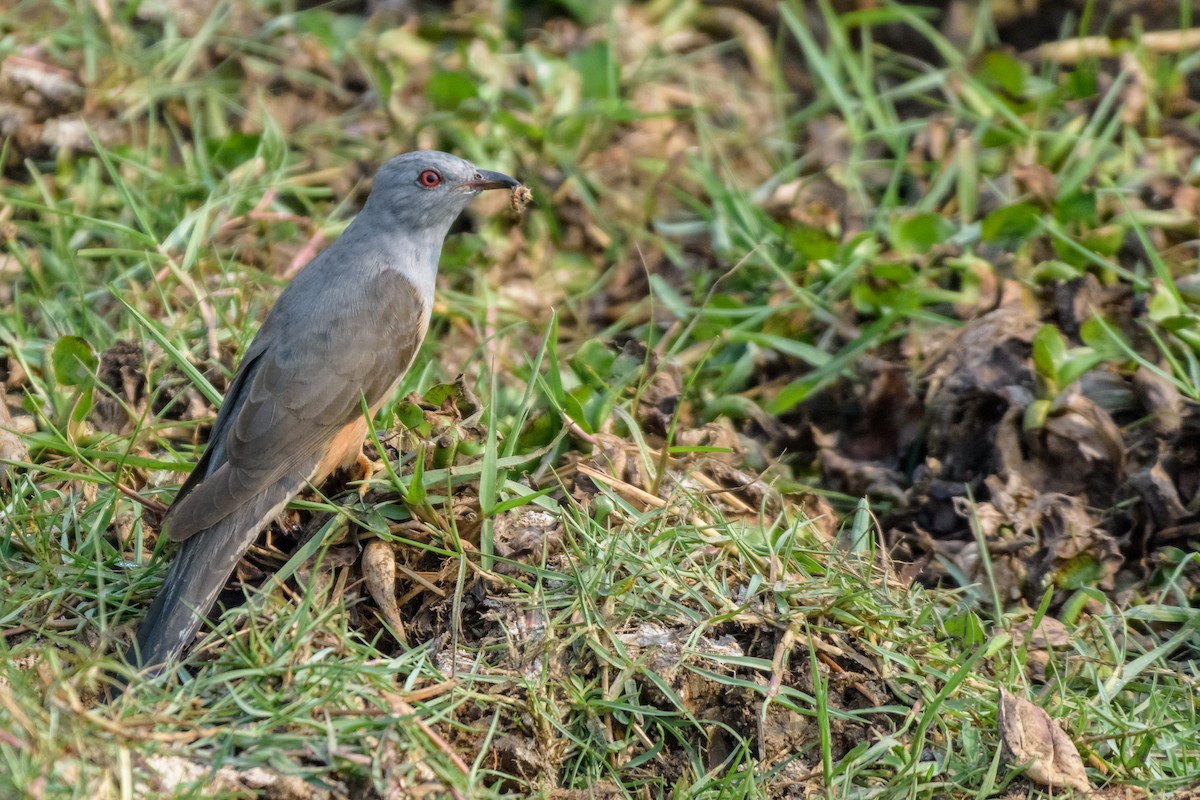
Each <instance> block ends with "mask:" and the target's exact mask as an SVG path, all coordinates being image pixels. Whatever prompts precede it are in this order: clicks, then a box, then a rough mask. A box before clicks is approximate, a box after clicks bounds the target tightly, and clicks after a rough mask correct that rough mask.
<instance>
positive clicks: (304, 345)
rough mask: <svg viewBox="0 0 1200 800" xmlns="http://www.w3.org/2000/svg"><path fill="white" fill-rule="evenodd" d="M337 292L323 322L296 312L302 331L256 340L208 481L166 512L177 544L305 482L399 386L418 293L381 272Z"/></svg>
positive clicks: (235, 387)
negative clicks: (338, 440) (279, 486)
mask: <svg viewBox="0 0 1200 800" xmlns="http://www.w3.org/2000/svg"><path fill="white" fill-rule="evenodd" d="M347 280H352V278H347ZM331 294H333V293H331ZM340 294H342V295H343V296H341V297H337V298H334V297H328V298H325V300H326V302H324V303H323V304H322V312H321V314H320V316H319V318H314V317H313V316H312V315H309V316H308V317H305V316H304V315H299V316H297V315H295V314H291V315H288V318H289V319H298V320H301V321H302V324H300V325H286V326H279V327H277V328H275V329H273V330H269V331H268V330H264V331H263V332H262V333H260V335H259V339H258V340H256V341H255V346H254V347H252V349H251V351H250V352H248V353H247V357H246V359H245V360H244V361H243V364H242V367H241V369H240V370H239V373H238V375H237V376H236V377H235V379H234V381H233V383H232V384H231V387H230V394H229V395H228V396H227V397H226V398H225V401H224V403H223V404H222V406H221V412H220V414H219V415H218V418H217V422H216V423H215V425H214V434H216V436H220V437H221V438H220V440H217V439H216V438H215V437H214V439H213V440H212V441H210V444H209V451H208V452H207V453H206V455H205V458H204V460H203V461H202V462H201V463H200V464H198V465H197V472H199V470H200V469H201V468H204V473H203V474H202V475H201V476H200V477H199V480H195V481H194V482H193V479H189V480H188V482H187V483H185V484H184V487H183V489H181V491H180V494H179V495H178V496H177V497H176V498H175V502H174V503H173V504H172V506H171V508H170V510H169V511H168V513H167V517H166V519H165V521H164V522H165V527H166V528H167V531H168V533H169V535H170V538H171V539H172V540H173V541H182V540H184V539H187V538H188V537H189V536H192V535H193V534H195V533H197V532H199V531H202V530H204V529H206V528H209V527H211V526H213V525H215V524H216V523H218V522H220V521H221V520H222V519H224V518H225V517H227V516H228V515H229V514H231V513H233V512H234V511H235V510H236V509H237V508H238V507H240V506H242V505H244V504H245V503H246V502H248V501H250V500H251V499H252V498H254V497H255V496H256V495H257V494H259V493H260V492H262V491H264V490H265V489H267V488H268V487H270V486H272V485H274V484H276V483H277V482H278V481H279V480H280V479H281V478H282V477H284V476H285V475H289V474H292V473H298V472H299V471H304V474H303V475H299V479H300V480H305V479H307V478H309V477H310V476H309V471H311V470H312V468H313V465H314V464H315V463H316V462H317V461H318V460H320V456H321V454H322V453H323V452H324V450H325V449H326V448H328V447H329V446H330V443H331V442H332V441H333V439H334V437H335V436H336V435H337V434H338V433H339V432H340V431H341V430H342V429H343V428H345V427H346V425H348V424H350V423H352V422H353V421H354V420H355V419H356V418H357V417H359V416H360V415H361V414H362V399H363V398H365V399H366V401H367V405H368V406H370V407H375V406H377V405H378V403H380V402H382V401H383V400H385V399H386V396H387V394H388V393H390V392H391V391H392V390H393V389H394V388H395V384H396V381H397V380H398V379H399V378H400V377H401V376H402V375H403V373H404V371H405V370H406V369H407V368H408V365H409V363H410V362H411V361H412V359H413V357H414V356H415V355H416V352H417V350H418V348H419V347H420V344H421V339H422V338H423V337H424V335H425V328H426V324H427V321H428V314H429V312H428V308H427V306H426V304H425V302H424V301H423V300H422V298H421V296H420V293H419V292H418V290H417V289H416V288H415V287H414V286H413V284H412V283H411V282H410V281H409V280H408V279H406V278H405V277H404V276H402V275H400V274H399V273H397V272H392V271H385V272H382V273H380V274H377V275H376V276H374V277H373V278H371V279H370V280H368V281H366V282H365V283H364V284H362V285H360V286H358V287H356V289H355V291H353V292H352V293H347V292H342V293H340ZM283 299H284V298H281V302H283ZM210 455H211V458H210Z"/></svg>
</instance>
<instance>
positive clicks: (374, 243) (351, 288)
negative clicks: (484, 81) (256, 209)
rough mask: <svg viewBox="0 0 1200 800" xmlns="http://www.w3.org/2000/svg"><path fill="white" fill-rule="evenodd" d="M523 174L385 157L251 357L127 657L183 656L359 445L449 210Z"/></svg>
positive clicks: (410, 332) (427, 291)
mask: <svg viewBox="0 0 1200 800" xmlns="http://www.w3.org/2000/svg"><path fill="white" fill-rule="evenodd" d="M523 188H524V187H523V186H522V185H521V183H520V182H519V181H516V180H514V179H513V178H510V177H508V176H507V175H501V174H500V173H498V172H488V171H486V170H481V169H479V168H478V167H476V166H474V165H473V164H471V163H469V162H467V161H464V160H462V159H461V158H457V157H455V156H452V155H449V154H447V153H439V152H434V151H418V152H413V153H406V154H405V155H402V156H399V157H397V158H394V159H392V160H391V161H389V162H388V163H387V164H386V165H384V167H383V168H382V169H381V170H379V172H378V174H376V176H375V182H374V186H373V188H372V190H371V194H370V196H369V197H368V198H367V202H366V205H365V206H364V207H363V210H362V212H361V213H360V214H359V215H358V217H356V218H355V220H354V221H353V222H352V223H351V224H350V226H349V227H348V228H346V231H345V233H343V234H342V235H341V237H339V238H338V240H337V241H336V242H334V243H333V244H332V245H330V246H329V247H328V248H326V249H325V251H324V252H322V253H321V254H320V255H319V256H317V257H316V258H314V259H313V260H312V261H311V262H309V264H308V266H306V267H305V268H304V269H303V270H301V271H300V273H299V274H298V275H297V276H296V278H295V280H293V281H292V283H291V285H290V286H288V287H287V289H285V290H284V292H283V293H282V294H281V295H280V296H279V301H278V302H277V303H276V304H275V307H274V308H273V309H272V310H271V313H270V314H269V315H268V316H267V320H266V322H264V323H263V326H262V329H261V330H259V332H258V336H256V337H255V339H254V341H253V342H252V343H251V345H250V347H249V348H248V349H247V350H246V353H245V355H244V356H243V357H242V363H241V366H239V367H238V371H237V374H236V375H235V376H234V378H233V381H232V383H230V385H229V391H228V392H227V393H226V395H225V400H224V402H223V403H222V404H221V410H220V411H219V412H218V414H217V419H216V422H215V423H214V424H213V428H212V435H211V436H210V438H209V442H208V448H207V449H206V450H205V452H204V455H203V457H202V458H201V459H200V461H199V463H197V464H196V467H195V469H194V470H193V471H192V474H191V475H190V476H189V477H188V479H187V481H186V482H185V483H184V484H183V487H182V488H181V489H180V490H179V494H178V495H177V496H176V497H175V501H174V503H172V504H171V507H170V509H168V510H167V513H166V516H165V517H164V518H163V530H164V531H165V532H166V534H167V535H168V536H169V537H170V538H171V540H172V541H175V542H180V543H181V545H180V547H179V551H178V552H177V553H176V554H175V560H174V561H173V562H172V564H171V569H170V572H169V573H168V574H167V579H166V581H165V582H164V583H163V585H162V588H161V589H160V590H159V592H158V596H157V597H156V598H155V599H154V603H153V604H152V605H151V606H150V610H149V612H147V614H146V618H145V620H143V621H142V624H141V627H140V628H139V629H138V632H137V638H136V640H135V642H134V643H133V645H132V646H131V647H130V650H129V653H128V655H127V657H126V658H127V660H128V661H129V663H131V664H134V665H136V666H138V667H141V668H147V669H151V670H153V671H158V670H160V669H162V667H164V666H165V665H167V664H169V663H171V662H172V661H174V660H175V659H176V658H177V657H178V656H179V654H180V652H181V651H182V650H183V649H184V648H185V647H187V646H188V645H189V644H190V643H191V642H192V640H193V639H194V638H195V636H196V632H197V631H198V630H199V629H200V625H201V620H202V619H203V618H204V616H205V615H206V614H207V613H208V612H209V610H210V609H211V608H212V606H213V603H214V602H215V601H216V597H217V594H218V592H220V590H221V588H222V586H224V585H225V582H226V581H227V580H228V579H229V576H230V575H231V574H232V573H233V569H234V567H235V566H236V565H237V562H238V560H239V559H240V558H241V557H242V555H243V554H244V553H245V552H246V550H247V549H248V548H249V547H250V544H251V543H252V542H253V541H254V539H255V536H256V535H257V534H258V532H259V531H260V530H261V529H262V528H263V527H264V526H266V525H267V524H268V523H269V522H270V521H271V520H272V519H273V518H274V517H275V515H276V514H278V513H279V512H280V511H281V510H282V509H283V507H284V506H285V505H287V503H288V501H289V500H291V499H292V498H293V497H295V496H296V494H297V493H298V492H299V491H300V490H301V489H303V488H304V487H305V486H307V485H309V484H317V483H320V482H321V481H322V480H323V479H324V478H325V477H326V476H327V475H329V474H330V473H331V472H332V471H333V470H335V469H337V468H338V467H340V466H343V465H345V464H348V463H351V462H353V461H354V460H355V459H356V458H357V457H358V456H359V455H360V454H361V452H362V450H361V448H362V442H363V436H364V435H365V433H366V420H365V419H364V417H363V413H362V402H363V399H365V400H366V403H367V406H368V407H369V408H370V410H371V413H372V414H374V413H375V411H377V410H378V409H379V407H380V406H381V405H383V403H384V402H386V401H387V400H388V398H389V397H390V396H391V394H392V392H393V390H394V389H395V388H396V385H397V383H398V382H399V381H400V378H401V377H402V376H403V375H404V373H405V371H406V370H407V369H408V366H409V364H410V363H411V362H412V360H413V356H415V355H416V353H417V350H418V349H419V348H420V345H421V340H422V339H423V338H424V337H425V329H426V327H427V326H428V323H429V311H430V308H431V306H432V303H433V288H434V281H435V279H436V277H437V268H438V256H439V255H440V254H441V250H442V241H443V239H445V237H446V233H447V231H449V229H450V225H451V223H453V222H454V220H455V218H456V217H457V216H458V215H459V213H460V212H461V211H462V210H463V209H464V208H466V207H467V204H469V203H470V202H471V200H472V199H473V198H475V197H476V196H477V195H478V194H479V193H480V192H482V191H485V190H487V189H509V190H513V191H514V192H516V191H518V190H519V189H523ZM525 196H526V193H522V197H525Z"/></svg>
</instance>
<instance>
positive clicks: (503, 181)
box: [462, 169, 521, 192]
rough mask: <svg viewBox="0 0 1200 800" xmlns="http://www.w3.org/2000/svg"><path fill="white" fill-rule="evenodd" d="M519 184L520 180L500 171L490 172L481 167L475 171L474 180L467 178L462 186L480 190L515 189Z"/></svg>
mask: <svg viewBox="0 0 1200 800" xmlns="http://www.w3.org/2000/svg"><path fill="white" fill-rule="evenodd" d="M520 185H521V182H520V181H519V180H517V179H516V178H510V177H508V176H507V175H505V174H504V173H502V172H491V171H489V170H486V169H481V170H479V171H478V172H476V173H475V178H474V180H469V181H467V182H466V183H464V184H463V185H462V186H463V188H464V189H471V190H474V191H477V192H481V191H483V190H484V189H515V188H517V187H518V186H520Z"/></svg>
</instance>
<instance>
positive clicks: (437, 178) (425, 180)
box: [417, 169, 442, 189]
mask: <svg viewBox="0 0 1200 800" xmlns="http://www.w3.org/2000/svg"><path fill="white" fill-rule="evenodd" d="M417 180H419V181H420V182H421V185H422V186H424V187H425V188H426V189H432V188H433V187H434V186H437V185H438V184H439V183H441V182H442V176H441V175H438V174H437V172H435V171H434V170H431V169H427V170H425V171H424V172H422V173H421V176H420V177H419V178H417Z"/></svg>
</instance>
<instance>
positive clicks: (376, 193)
mask: <svg viewBox="0 0 1200 800" xmlns="http://www.w3.org/2000/svg"><path fill="white" fill-rule="evenodd" d="M520 185H521V182H520V181H518V180H516V179H514V178H510V177H509V176H507V175H503V174H501V173H499V172H491V171H489V170H485V169H480V168H479V167H477V166H475V165H474V164H472V163H471V162H470V161H465V160H463V159H461V158H459V157H458V156H452V155H450V154H449V153H442V152H439V151H437V150H416V151H413V152H411V153H405V154H404V155H401V156H396V157H395V158H393V159H392V160H391V161H389V162H387V163H386V164H384V165H383V167H382V168H381V169H380V170H379V172H378V173H376V175H375V182H374V186H372V188H371V196H370V197H369V198H368V199H367V205H366V207H365V208H364V209H363V210H364V212H370V211H374V208H373V206H374V207H378V208H380V210H381V211H386V212H387V213H388V214H389V215H391V216H392V217H393V218H394V221H395V224H398V225H401V226H403V227H406V228H409V229H413V230H421V229H425V230H428V229H434V230H441V231H443V232H444V231H446V230H449V228H450V225H451V223H453V222H454V220H455V218H456V217H457V216H458V215H459V214H460V213H461V212H462V210H463V209H464V208H466V207H467V204H469V203H470V202H471V200H472V199H474V198H475V196H476V195H478V194H479V193H480V192H482V191H485V190H487V189H513V188H515V187H517V186H520Z"/></svg>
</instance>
